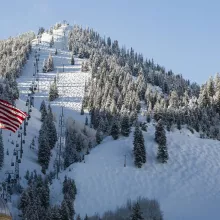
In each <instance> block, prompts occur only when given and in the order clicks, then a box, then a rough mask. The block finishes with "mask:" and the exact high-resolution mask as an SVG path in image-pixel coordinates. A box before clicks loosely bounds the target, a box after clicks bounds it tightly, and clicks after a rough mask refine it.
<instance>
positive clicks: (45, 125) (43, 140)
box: [38, 101, 57, 173]
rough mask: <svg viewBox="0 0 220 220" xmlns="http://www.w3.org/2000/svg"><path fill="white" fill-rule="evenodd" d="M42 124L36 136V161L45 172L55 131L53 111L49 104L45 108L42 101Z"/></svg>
mask: <svg viewBox="0 0 220 220" xmlns="http://www.w3.org/2000/svg"><path fill="white" fill-rule="evenodd" d="M40 111H41V120H42V125H41V129H40V131H39V137H38V162H39V163H40V165H41V166H42V172H43V173H45V172H46V169H47V168H48V166H49V162H50V155H51V152H50V151H51V149H53V148H54V146H55V144H56V142H57V131H56V127H55V124H54V120H53V113H52V109H51V107H50V105H49V106H48V110H47V109H46V105H45V102H44V101H43V102H42V103H41V106H40Z"/></svg>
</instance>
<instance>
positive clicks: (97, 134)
mask: <svg viewBox="0 0 220 220" xmlns="http://www.w3.org/2000/svg"><path fill="white" fill-rule="evenodd" d="M96 142H97V144H101V142H102V135H101V131H99V130H97V132H96Z"/></svg>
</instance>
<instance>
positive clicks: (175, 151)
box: [51, 124, 220, 220]
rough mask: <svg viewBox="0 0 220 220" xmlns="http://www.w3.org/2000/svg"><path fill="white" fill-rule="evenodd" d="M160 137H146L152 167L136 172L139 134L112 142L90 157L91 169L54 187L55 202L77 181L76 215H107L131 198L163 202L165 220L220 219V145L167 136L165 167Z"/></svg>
mask: <svg viewBox="0 0 220 220" xmlns="http://www.w3.org/2000/svg"><path fill="white" fill-rule="evenodd" d="M154 131H155V129H154V126H153V125H152V124H150V126H149V128H148V131H147V132H144V138H145V146H146V149H147V163H146V164H145V165H144V166H143V168H141V169H137V168H135V167H134V163H133V156H132V149H133V144H132V142H133V132H132V133H131V134H130V136H129V138H124V137H122V138H120V139H119V140H117V141H114V140H113V139H112V138H111V137H107V138H106V139H105V140H104V141H103V143H102V144H100V145H99V146H97V147H96V148H95V149H93V150H92V151H91V153H90V154H89V155H87V156H86V157H85V163H77V164H73V165H71V167H70V170H71V171H69V170H67V171H66V172H64V173H62V175H61V180H55V181H54V183H53V185H52V187H51V195H52V198H51V202H52V203H54V204H56V203H59V202H61V199H62V198H60V196H59V195H61V189H59V185H60V183H61V182H62V181H63V178H64V175H67V176H69V177H72V178H74V179H75V182H76V186H77V190H78V194H77V197H76V201H75V209H76V212H77V213H80V214H81V216H85V214H86V213H87V214H88V215H93V214H94V213H95V212H97V213H100V214H103V213H104V212H105V211H107V210H114V209H116V207H117V206H121V205H124V204H125V203H126V201H127V199H128V198H131V199H132V200H133V199H136V198H137V197H138V196H143V197H147V198H156V199H158V201H159V202H160V205H161V209H162V211H163V212H164V217H165V218H164V219H165V220H166V219H169V220H176V219H178V220H186V219H187V220H191V219H192V220H193V219H194V220H195V219H202V220H207V219H219V218H220V214H219V211H218V207H219V206H218V204H219V203H220V193H219V192H220V190H219V186H218V183H219V181H220V176H219V174H220V170H219V166H220V162H219V157H220V151H219V142H218V141H213V140H204V139H200V138H198V137H197V136H198V135H192V134H191V132H190V131H188V130H185V129H183V130H182V131H178V130H176V131H174V132H167V145H168V150H169V156H170V159H169V161H168V163H167V164H159V163H158V162H157V161H156V154H157V145H156V143H155V141H154ZM124 155H126V156H127V166H126V167H124Z"/></svg>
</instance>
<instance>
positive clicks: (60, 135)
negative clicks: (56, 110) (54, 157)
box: [57, 106, 65, 178]
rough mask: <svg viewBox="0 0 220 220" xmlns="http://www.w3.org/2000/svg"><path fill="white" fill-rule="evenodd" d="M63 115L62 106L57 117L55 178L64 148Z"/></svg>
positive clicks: (59, 168) (59, 167)
mask: <svg viewBox="0 0 220 220" xmlns="http://www.w3.org/2000/svg"><path fill="white" fill-rule="evenodd" d="M64 128H65V124H64V114H63V106H62V107H61V114H60V117H59V128H58V161H57V163H58V164H57V178H58V172H60V170H61V151H62V147H63V146H64Z"/></svg>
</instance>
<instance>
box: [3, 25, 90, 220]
mask: <svg viewBox="0 0 220 220" xmlns="http://www.w3.org/2000/svg"><path fill="white" fill-rule="evenodd" d="M69 28H70V27H69V26H66V25H63V26H61V27H60V28H59V29H57V30H54V32H53V37H54V45H53V47H52V48H50V47H49V42H50V40H51V37H52V35H50V34H47V33H44V34H43V35H42V41H41V43H40V44H38V43H37V39H34V40H33V42H32V53H31V54H30V57H29V60H28V61H27V63H26V65H25V66H24V68H23V70H22V73H21V76H20V77H19V78H18V79H17V83H18V88H19V94H20V99H19V100H17V102H16V106H17V107H18V108H19V109H21V110H23V111H26V112H27V111H28V109H27V106H26V105H25V104H26V100H27V98H28V92H29V88H30V86H31V84H32V82H33V81H34V80H35V79H36V78H35V77H36V76H33V73H34V62H35V57H34V56H35V51H36V50H37V51H38V53H39V54H40V57H39V91H38V90H37V91H36V93H35V95H34V108H32V113H31V118H30V120H29V121H28V127H27V136H26V137H24V139H25V144H23V156H22V160H21V163H20V164H19V175H20V183H21V185H22V186H24V187H25V186H26V180H24V175H25V173H26V171H27V169H28V170H29V171H30V172H32V171H34V170H36V171H37V173H38V174H41V167H40V165H39V164H38V163H37V151H38V134H39V130H40V127H41V121H40V117H41V114H40V112H39V108H40V104H41V102H42V100H45V102H46V104H50V105H51V107H52V110H53V113H54V116H55V118H56V120H57V122H58V117H59V114H60V113H61V106H62V107H64V118H65V120H68V118H69V117H72V118H74V120H76V121H78V122H79V123H81V122H82V123H84V122H85V117H86V115H87V113H85V115H80V109H81V105H82V99H83V97H84V86H85V82H86V81H87V80H88V79H89V77H90V74H89V73H84V72H81V63H82V61H83V60H82V59H78V58H75V65H74V66H72V65H70V59H71V52H69V51H68V50H67V36H68V31H69ZM39 48H40V50H39ZM55 48H57V50H58V54H57V55H54V52H55ZM50 53H51V54H52V56H53V61H54V71H53V72H49V73H43V72H42V66H43V61H44V59H46V58H47V57H48V55H49V54H50ZM63 64H64V66H63ZM63 67H64V72H63ZM54 77H57V82H58V91H59V95H60V97H59V98H58V99H56V100H55V101H53V102H50V103H49V101H48V94H49V87H50V84H51V83H52V82H53V80H54ZM56 126H58V123H56ZM33 138H34V140H35V147H34V149H31V148H30V145H31V142H32V139H33ZM12 141H13V142H14V143H13V144H12ZM16 142H18V143H20V138H18V132H16V133H15V134H14V133H12V132H9V131H7V130H3V143H4V148H5V160H4V166H3V168H2V170H1V171H0V180H4V179H5V178H6V177H7V175H6V174H5V173H6V172H11V171H15V166H11V163H12V162H15V156H13V151H14V149H15V148H16V147H15V145H16ZM7 150H8V152H9V155H6V151H7ZM55 156H56V148H55V149H53V150H52V157H51V160H50V165H49V169H48V171H50V170H53V169H54V168H53V163H54V160H55ZM60 187H62V186H60ZM17 200H18V196H17V195H13V196H12V202H9V204H8V205H9V207H10V208H11V212H12V213H13V218H14V219H17V218H18V213H19V212H18V209H17Z"/></svg>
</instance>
